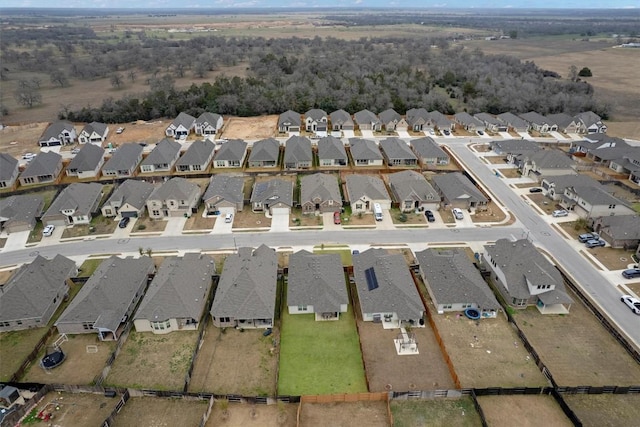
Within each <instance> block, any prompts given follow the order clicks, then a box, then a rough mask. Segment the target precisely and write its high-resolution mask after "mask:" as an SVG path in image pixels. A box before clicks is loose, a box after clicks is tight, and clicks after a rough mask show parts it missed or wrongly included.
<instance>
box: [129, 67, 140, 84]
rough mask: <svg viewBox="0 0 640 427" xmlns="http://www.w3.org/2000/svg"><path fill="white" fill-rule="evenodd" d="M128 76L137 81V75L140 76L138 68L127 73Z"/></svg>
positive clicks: (132, 80)
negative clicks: (137, 71)
mask: <svg viewBox="0 0 640 427" xmlns="http://www.w3.org/2000/svg"><path fill="white" fill-rule="evenodd" d="M127 77H129V80H131V83H133V82H135V81H136V77H138V74H137V73H136V70H129V72H128V73H127Z"/></svg>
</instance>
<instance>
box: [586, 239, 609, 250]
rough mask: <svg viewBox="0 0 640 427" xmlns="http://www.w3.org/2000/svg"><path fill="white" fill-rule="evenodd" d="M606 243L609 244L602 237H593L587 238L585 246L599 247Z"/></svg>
mask: <svg viewBox="0 0 640 427" xmlns="http://www.w3.org/2000/svg"><path fill="white" fill-rule="evenodd" d="M606 244H607V242H605V241H604V240H602V239H592V240H587V241H586V242H585V246H586V247H588V248H597V247H599V246H604V245H606Z"/></svg>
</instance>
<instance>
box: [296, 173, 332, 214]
mask: <svg viewBox="0 0 640 427" xmlns="http://www.w3.org/2000/svg"><path fill="white" fill-rule="evenodd" d="M316 198H320V200H321V201H325V200H333V201H334V202H336V203H335V206H336V207H337V208H339V207H340V206H342V197H341V196H340V188H339V187H338V179H337V178H336V177H335V175H330V174H324V173H316V174H313V175H304V176H303V177H302V178H300V203H301V204H302V203H307V202H312V201H313V200H314V199H316Z"/></svg>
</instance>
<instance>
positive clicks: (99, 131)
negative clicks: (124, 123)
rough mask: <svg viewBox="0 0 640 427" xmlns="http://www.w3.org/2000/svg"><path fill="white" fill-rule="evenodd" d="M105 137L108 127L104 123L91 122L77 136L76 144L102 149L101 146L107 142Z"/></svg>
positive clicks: (107, 133)
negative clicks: (91, 145) (90, 145)
mask: <svg viewBox="0 0 640 427" xmlns="http://www.w3.org/2000/svg"><path fill="white" fill-rule="evenodd" d="M107 135H109V126H107V124H106V123H99V122H91V123H89V124H87V125H85V126H84V128H83V129H82V131H81V132H80V135H78V142H79V143H80V144H95V145H99V146H100V147H102V144H103V143H104V142H105V141H106V140H107Z"/></svg>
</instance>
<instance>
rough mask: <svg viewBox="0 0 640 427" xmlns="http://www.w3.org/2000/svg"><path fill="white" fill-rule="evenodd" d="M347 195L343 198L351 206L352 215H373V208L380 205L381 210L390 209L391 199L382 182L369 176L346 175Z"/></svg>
mask: <svg viewBox="0 0 640 427" xmlns="http://www.w3.org/2000/svg"><path fill="white" fill-rule="evenodd" d="M346 190H347V194H346V195H345V198H346V199H347V200H348V201H349V203H350V204H351V212H352V213H353V214H358V213H360V212H362V213H373V206H374V205H375V204H376V203H377V204H380V207H381V208H382V209H391V197H390V196H389V193H388V192H387V188H386V187H385V185H384V182H383V181H382V180H381V179H380V178H377V177H375V176H371V175H347V178H346Z"/></svg>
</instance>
